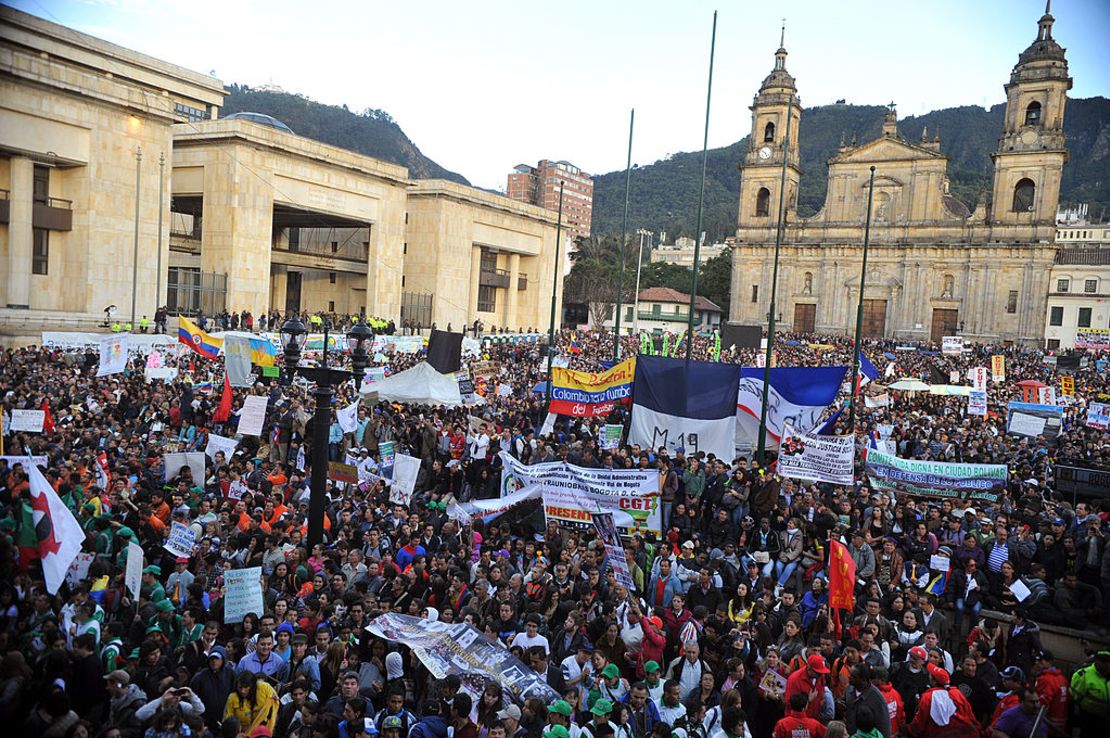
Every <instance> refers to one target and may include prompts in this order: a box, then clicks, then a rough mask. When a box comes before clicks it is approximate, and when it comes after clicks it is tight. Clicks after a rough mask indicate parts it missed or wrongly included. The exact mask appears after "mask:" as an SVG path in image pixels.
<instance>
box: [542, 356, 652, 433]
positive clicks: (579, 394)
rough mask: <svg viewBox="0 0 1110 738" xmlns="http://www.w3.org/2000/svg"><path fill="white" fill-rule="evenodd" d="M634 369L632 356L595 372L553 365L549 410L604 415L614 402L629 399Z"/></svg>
mask: <svg viewBox="0 0 1110 738" xmlns="http://www.w3.org/2000/svg"><path fill="white" fill-rule="evenodd" d="M635 371H636V359H635V358H629V359H625V360H624V361H622V362H621V363H619V364H617V365H616V366H614V367H613V368H612V369H607V370H605V371H603V372H596V373H594V372H580V371H575V370H574V369H565V368H558V367H556V368H553V369H552V370H551V378H552V381H551V408H550V412H553V413H556V414H558V415H570V416H572V417H575V418H593V417H603V416H606V415H608V414H609V413H611V412H613V408H614V407H616V406H617V404H618V403H619V404H622V405H627V404H628V403H629V402H630V400H631V398H632V380H633V378H634V375H635Z"/></svg>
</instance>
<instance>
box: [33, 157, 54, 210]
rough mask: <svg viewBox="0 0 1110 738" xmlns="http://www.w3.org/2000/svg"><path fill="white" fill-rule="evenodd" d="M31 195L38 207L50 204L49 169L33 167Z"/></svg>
mask: <svg viewBox="0 0 1110 738" xmlns="http://www.w3.org/2000/svg"><path fill="white" fill-rule="evenodd" d="M31 195H32V197H33V198H34V201H35V202H37V203H38V204H40V205H46V204H47V203H49V202H50V167H43V166H39V165H37V164H36V165H35V172H34V179H33V180H32V182H31Z"/></svg>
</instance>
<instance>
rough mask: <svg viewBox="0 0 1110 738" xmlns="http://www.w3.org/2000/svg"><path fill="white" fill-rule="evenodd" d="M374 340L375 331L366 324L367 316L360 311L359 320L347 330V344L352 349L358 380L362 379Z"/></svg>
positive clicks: (352, 366) (353, 363) (353, 366)
mask: <svg viewBox="0 0 1110 738" xmlns="http://www.w3.org/2000/svg"><path fill="white" fill-rule="evenodd" d="M373 340H374V331H373V329H371V328H370V326H368V325H366V318H365V316H363V315H362V314H361V313H360V314H359V316H358V322H357V323H355V324H354V325H353V326H351V330H349V331H347V346H348V347H350V349H351V368H352V369H353V370H354V375H355V381H356V382H359V381H362V375H363V373H364V372H365V371H366V364H367V359H368V358H369V351H370V344H371V342H372V341H373Z"/></svg>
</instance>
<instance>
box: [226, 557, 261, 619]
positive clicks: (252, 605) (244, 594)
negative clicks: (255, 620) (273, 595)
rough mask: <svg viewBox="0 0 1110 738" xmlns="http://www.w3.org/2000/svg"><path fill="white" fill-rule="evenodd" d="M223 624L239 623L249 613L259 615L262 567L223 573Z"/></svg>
mask: <svg viewBox="0 0 1110 738" xmlns="http://www.w3.org/2000/svg"><path fill="white" fill-rule="evenodd" d="M224 586H225V591H224V624H225V625H226V624H230V623H241V622H243V618H244V617H246V616H247V615H248V614H249V613H254V614H255V615H261V614H262V613H263V607H262V567H261V566H253V567H251V568H249V569H231V570H228V571H226V572H224Z"/></svg>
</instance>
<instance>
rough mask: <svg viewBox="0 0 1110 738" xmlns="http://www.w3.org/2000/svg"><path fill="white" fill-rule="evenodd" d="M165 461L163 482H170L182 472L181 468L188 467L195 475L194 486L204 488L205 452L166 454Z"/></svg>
mask: <svg viewBox="0 0 1110 738" xmlns="http://www.w3.org/2000/svg"><path fill="white" fill-rule="evenodd" d="M163 459H164V460H165V470H164V471H163V473H162V481H164V482H168V481H170V480H171V479H173V478H174V477H176V476H177V474H178V472H180V471H181V467H183V466H187V467H189V471H191V472H192V473H193V484H194V485H196V486H198V487H202V486H204V453H203V452H201V451H190V452H189V453H185V454H166V455H165V456H164V457H163Z"/></svg>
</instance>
